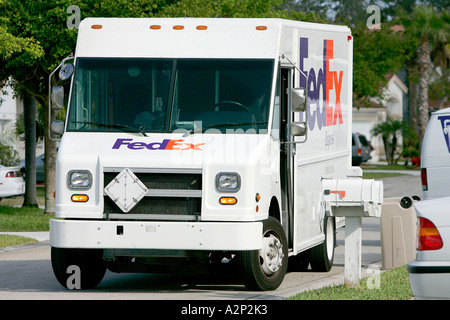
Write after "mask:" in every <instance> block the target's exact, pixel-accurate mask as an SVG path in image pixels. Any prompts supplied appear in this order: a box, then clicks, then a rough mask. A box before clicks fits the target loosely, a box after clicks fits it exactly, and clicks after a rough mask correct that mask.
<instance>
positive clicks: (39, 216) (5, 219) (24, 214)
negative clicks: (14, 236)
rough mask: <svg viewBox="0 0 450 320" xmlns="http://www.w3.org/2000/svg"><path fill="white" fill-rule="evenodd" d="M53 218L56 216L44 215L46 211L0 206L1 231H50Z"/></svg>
mask: <svg viewBox="0 0 450 320" xmlns="http://www.w3.org/2000/svg"><path fill="white" fill-rule="evenodd" d="M52 218H54V215H44V209H39V208H14V207H6V206H0V231H2V232H5V231H13V232H21V231H24V232H28V231H49V225H48V224H49V219H52Z"/></svg>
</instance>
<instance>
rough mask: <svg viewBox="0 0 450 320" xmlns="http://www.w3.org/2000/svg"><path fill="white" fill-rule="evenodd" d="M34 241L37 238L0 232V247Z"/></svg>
mask: <svg viewBox="0 0 450 320" xmlns="http://www.w3.org/2000/svg"><path fill="white" fill-rule="evenodd" d="M34 242H37V240H36V239H31V238H27V237H21V236H14V235H10V234H0V248H5V247H13V246H19V245H23V244H29V243H34Z"/></svg>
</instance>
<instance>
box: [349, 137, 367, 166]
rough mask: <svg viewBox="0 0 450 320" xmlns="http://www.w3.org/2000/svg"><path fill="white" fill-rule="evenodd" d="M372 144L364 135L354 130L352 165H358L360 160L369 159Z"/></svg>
mask: <svg viewBox="0 0 450 320" xmlns="http://www.w3.org/2000/svg"><path fill="white" fill-rule="evenodd" d="M371 151H372V146H371V145H370V143H369V141H367V138H366V136H365V135H363V134H361V133H359V132H354V133H353V134H352V165H354V166H359V165H360V164H361V163H362V162H366V161H367V160H370V159H371V158H372V156H371V155H370V152H371Z"/></svg>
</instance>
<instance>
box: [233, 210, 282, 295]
mask: <svg viewBox="0 0 450 320" xmlns="http://www.w3.org/2000/svg"><path fill="white" fill-rule="evenodd" d="M239 259H240V264H241V268H242V271H243V277H244V284H245V286H246V287H247V289H249V290H258V291H259V290H275V289H276V288H278V287H279V286H280V284H281V283H282V282H283V279H284V276H285V274H286V270H287V264H288V252H287V240H286V235H285V233H284V230H283V227H282V226H281V224H280V223H279V221H278V220H277V219H275V218H272V217H269V218H268V219H267V220H265V221H264V223H263V244H262V249H261V250H256V251H243V252H240V253H239Z"/></svg>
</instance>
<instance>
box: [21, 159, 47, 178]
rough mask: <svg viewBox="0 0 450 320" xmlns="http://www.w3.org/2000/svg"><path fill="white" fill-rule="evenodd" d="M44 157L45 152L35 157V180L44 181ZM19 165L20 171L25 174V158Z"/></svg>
mask: <svg viewBox="0 0 450 320" xmlns="http://www.w3.org/2000/svg"><path fill="white" fill-rule="evenodd" d="M44 158H45V154H42V155H40V156H38V157H36V182H44V180H45V172H44ZM19 167H20V168H21V170H22V173H23V174H24V175H25V160H21V161H20V163H19Z"/></svg>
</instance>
